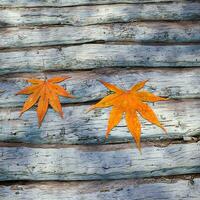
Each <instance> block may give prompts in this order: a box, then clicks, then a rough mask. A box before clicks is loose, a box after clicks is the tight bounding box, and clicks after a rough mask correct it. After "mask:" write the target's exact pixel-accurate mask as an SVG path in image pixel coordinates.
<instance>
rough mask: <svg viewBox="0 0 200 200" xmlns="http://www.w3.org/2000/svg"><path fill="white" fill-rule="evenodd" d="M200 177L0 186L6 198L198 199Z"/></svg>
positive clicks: (1, 193)
mask: <svg viewBox="0 0 200 200" xmlns="http://www.w3.org/2000/svg"><path fill="white" fill-rule="evenodd" d="M199 188H200V178H194V179H192V180H181V179H172V180H165V179H164V180H163V179H161V180H160V179H158V180H157V179H150V180H146V181H141V180H119V181H116V180H115V181H91V182H90V181H87V182H81V183H80V182H40V183H28V184H27V183H26V184H18V183H14V184H12V185H5V186H4V185H1V186H0V197H2V198H3V199H7V200H13V199H15V200H35V199H37V200H49V199H53V200H66V199H70V200H83V199H84V200H91V199H93V200H100V199H103V200H116V199H124V200H130V199H131V200H152V199H156V200H163V199H170V200H199V196H200V190H199Z"/></svg>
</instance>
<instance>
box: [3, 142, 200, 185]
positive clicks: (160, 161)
mask: <svg viewBox="0 0 200 200" xmlns="http://www.w3.org/2000/svg"><path fill="white" fill-rule="evenodd" d="M199 150H200V143H190V144H173V145H169V146H167V147H152V146H151V147H144V148H143V150H142V152H143V153H142V155H141V154H140V153H139V151H138V150H137V149H135V148H133V146H132V145H130V144H124V145H105V146H103V145H102V146H96V145H92V146H89V145H88V146H80V145H77V146H73V147H66V148H58V149H56V148H30V147H1V148H0V155H1V159H0V180H1V181H5V180H102V179H103V180H108V179H123V178H138V177H155V176H166V175H175V174H176V175H178V174H192V173H200V154H199Z"/></svg>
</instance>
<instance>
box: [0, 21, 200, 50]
mask: <svg viewBox="0 0 200 200" xmlns="http://www.w3.org/2000/svg"><path fill="white" fill-rule="evenodd" d="M199 32H200V22H179V23H178V22H173V23H172V22H149V23H147V22H135V23H119V24H118V23H114V24H106V25H91V26H85V27H74V26H68V25H66V26H47V27H37V28H36V27H29V28H19V27H18V28H2V29H0V41H1V43H0V48H12V47H15V48H21V47H33V46H36V47H39V46H51V45H72V44H83V43H88V42H98V41H101V42H121V43H122V42H141V43H144V42H146V43H153V42H155V43H158V42H165V43H191V42H200V34H199ZM47 35H48V37H47Z"/></svg>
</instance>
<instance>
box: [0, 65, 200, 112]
mask: <svg viewBox="0 0 200 200" xmlns="http://www.w3.org/2000/svg"><path fill="white" fill-rule="evenodd" d="M45 76H46V77H47V78H50V77H53V76H70V77H71V79H68V80H66V81H64V82H62V83H60V85H62V86H63V87H64V88H66V89H68V90H69V91H70V92H71V93H72V94H73V95H74V96H76V98H73V99H71V98H62V99H61V102H62V103H77V102H78V103H81V102H87V101H95V100H99V99H100V98H103V97H104V96H105V95H107V93H108V90H107V89H106V88H105V87H104V86H103V85H102V84H101V83H100V82H98V81H97V80H99V79H102V80H104V81H108V82H110V83H114V84H116V85H118V86H119V87H122V88H124V89H129V88H130V87H131V86H132V85H134V84H135V83H136V82H138V81H141V80H147V79H148V80H149V82H148V83H147V84H146V87H145V89H147V90H148V91H150V92H153V93H154V94H156V95H159V96H165V97H169V98H172V99H177V98H179V99H183V98H190V99H191V98H200V68H180V69H175V68H173V69H168V68H164V69H160V68H150V69H143V68H138V69H109V68H108V69H99V70H92V71H80V72H67V73H66V72H55V73H45V74H43V73H41V74H23V75H22V74H13V75H12V76H11V77H1V78H0V108H6V107H16V106H22V105H23V103H24V101H25V99H26V98H27V96H25V95H15V94H16V92H17V91H19V90H21V89H23V88H24V87H26V86H27V85H28V83H27V82H26V79H28V78H33V77H34V78H39V79H44V77H45Z"/></svg>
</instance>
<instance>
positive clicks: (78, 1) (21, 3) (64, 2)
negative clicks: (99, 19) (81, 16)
mask: <svg viewBox="0 0 200 200" xmlns="http://www.w3.org/2000/svg"><path fill="white" fill-rule="evenodd" d="M181 1H183V0H92V1H91V0H56V1H52V0H45V1H44V0H37V1H36V0H15V1H14V2H13V0H1V2H0V6H9V7H35V6H39V7H42V6H53V7H60V6H81V5H100V4H115V3H124V4H125V3H128V4H129V3H130V4H134V3H159V2H167V3H168V2H181Z"/></svg>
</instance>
